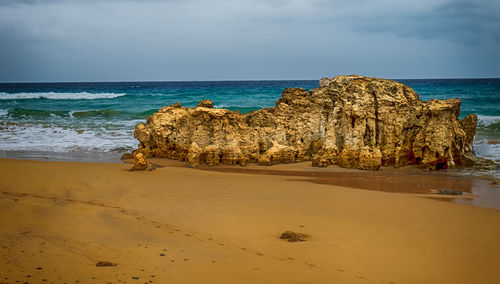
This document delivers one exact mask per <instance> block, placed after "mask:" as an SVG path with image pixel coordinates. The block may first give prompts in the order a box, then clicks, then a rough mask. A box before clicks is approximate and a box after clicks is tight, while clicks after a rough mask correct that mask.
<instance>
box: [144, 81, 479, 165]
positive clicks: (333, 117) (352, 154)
mask: <svg viewBox="0 0 500 284" xmlns="http://www.w3.org/2000/svg"><path fill="white" fill-rule="evenodd" d="M460 103H461V100H460V99H449V100H443V101H439V100H431V101H426V102H423V101H421V100H419V98H418V95H417V94H416V93H415V92H414V91H413V89H411V88H410V87H408V86H405V85H403V84H401V83H398V82H395V81H390V80H385V79H377V78H367V77H362V76H355V75H353V76H337V77H334V78H332V79H328V78H323V79H321V81H320V87H319V88H315V89H312V90H310V91H306V90H304V89H300V88H288V89H285V90H284V91H283V93H282V97H281V98H280V99H279V100H278V101H277V102H276V107H272V108H268V109H266V108H264V109H260V110H258V111H253V112H250V113H247V114H241V113H239V112H233V111H230V110H226V109H214V108H212V107H213V103H212V102H210V101H208V100H204V101H201V102H200V103H199V104H198V106H196V107H194V108H187V107H182V106H181V105H180V104H179V103H176V104H173V105H171V106H167V107H163V108H161V109H160V110H159V111H158V112H157V113H155V114H153V115H151V116H150V117H148V119H147V123H146V124H142V123H141V124H138V125H137V126H136V129H135V133H134V136H135V138H137V139H138V140H139V141H140V144H139V147H138V149H137V150H136V151H135V153H142V154H144V155H146V156H147V157H151V156H154V157H166V158H171V159H177V160H185V161H188V162H189V164H190V165H191V166H193V167H196V166H199V165H200V164H207V165H218V164H239V165H245V164H247V163H249V162H259V163H262V164H265V165H271V164H275V163H290V162H298V161H312V164H313V166H319V167H325V166H328V165H339V166H341V167H346V168H359V169H367V170H377V169H378V168H379V167H380V166H389V165H390V166H395V167H398V166H404V165H408V164H418V165H421V166H422V167H424V168H429V169H441V168H444V169H445V168H448V167H456V166H461V165H466V164H467V166H471V163H472V164H473V163H474V161H473V159H471V158H466V157H465V155H468V156H472V157H473V156H474V155H473V149H472V140H473V138H474V134H475V130H476V122H477V117H476V116H475V115H473V114H471V115H468V116H466V117H465V118H464V119H463V120H458V116H459V114H460Z"/></svg>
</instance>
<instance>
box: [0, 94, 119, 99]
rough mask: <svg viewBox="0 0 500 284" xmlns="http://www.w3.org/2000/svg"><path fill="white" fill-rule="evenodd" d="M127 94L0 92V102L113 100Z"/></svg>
mask: <svg viewBox="0 0 500 284" xmlns="http://www.w3.org/2000/svg"><path fill="white" fill-rule="evenodd" d="M125 95H126V94H125V93H87V92H79V93H56V92H47V93H13V94H9V93H5V92H0V100H23V99H49V100H96V99H113V98H118V97H122V96H125Z"/></svg>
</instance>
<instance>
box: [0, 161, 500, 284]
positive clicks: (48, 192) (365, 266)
mask: <svg viewBox="0 0 500 284" xmlns="http://www.w3.org/2000/svg"><path fill="white" fill-rule="evenodd" d="M129 168H130V165H129V164H120V163H116V164H105V163H101V164H99V163H78V162H40V161H23V160H6V159H4V160H0V276H1V278H0V283H18V282H16V281H20V283H24V282H29V283H51V282H53V283H64V282H66V283H75V282H76V281H78V282H79V283H108V282H112V283H125V282H126V283H150V282H152V283H500V273H499V268H498V260H499V259H500V210H495V209H488V208H481V207H474V206H467V205H462V204H454V203H450V202H441V201H437V200H432V199H429V198H422V197H421V196H422V195H416V194H402V193H388V192H380V191H370V190H362V189H354V188H349V187H342V186H336V185H331V184H326V183H325V184H321V183H320V182H310V181H311V180H312V181H314V179H315V178H314V177H312V176H311V177H304V176H300V177H294V176H291V175H288V176H286V175H265V174H243V173H234V172H232V173H227V172H217V171H203V170H195V169H189V168H185V167H183V166H182V164H180V163H172V164H170V166H166V167H163V168H159V169H157V170H155V171H152V172H130V171H128V169H129ZM343 173H344V172H342V171H340V172H339V174H343ZM287 230H291V231H295V232H300V233H304V234H307V235H309V236H310V237H309V238H307V240H306V241H304V242H294V243H292V242H287V241H285V240H281V239H280V238H279V237H280V234H281V233H282V232H284V231H287ZM99 261H109V262H112V263H114V264H116V266H110V267H96V263H98V262H99ZM44 280H45V281H44Z"/></svg>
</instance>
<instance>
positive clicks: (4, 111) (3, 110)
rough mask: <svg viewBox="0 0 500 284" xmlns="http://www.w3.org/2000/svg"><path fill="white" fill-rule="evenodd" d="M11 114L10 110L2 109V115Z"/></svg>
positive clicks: (0, 110) (0, 114)
mask: <svg viewBox="0 0 500 284" xmlns="http://www.w3.org/2000/svg"><path fill="white" fill-rule="evenodd" d="M7 114H9V112H8V111H7V110H5V109H0V116H4V115H7Z"/></svg>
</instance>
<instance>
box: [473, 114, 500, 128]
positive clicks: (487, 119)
mask: <svg viewBox="0 0 500 284" xmlns="http://www.w3.org/2000/svg"><path fill="white" fill-rule="evenodd" d="M498 122H500V116H489V115H477V124H478V125H480V126H490V125H492V124H495V123H498Z"/></svg>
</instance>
